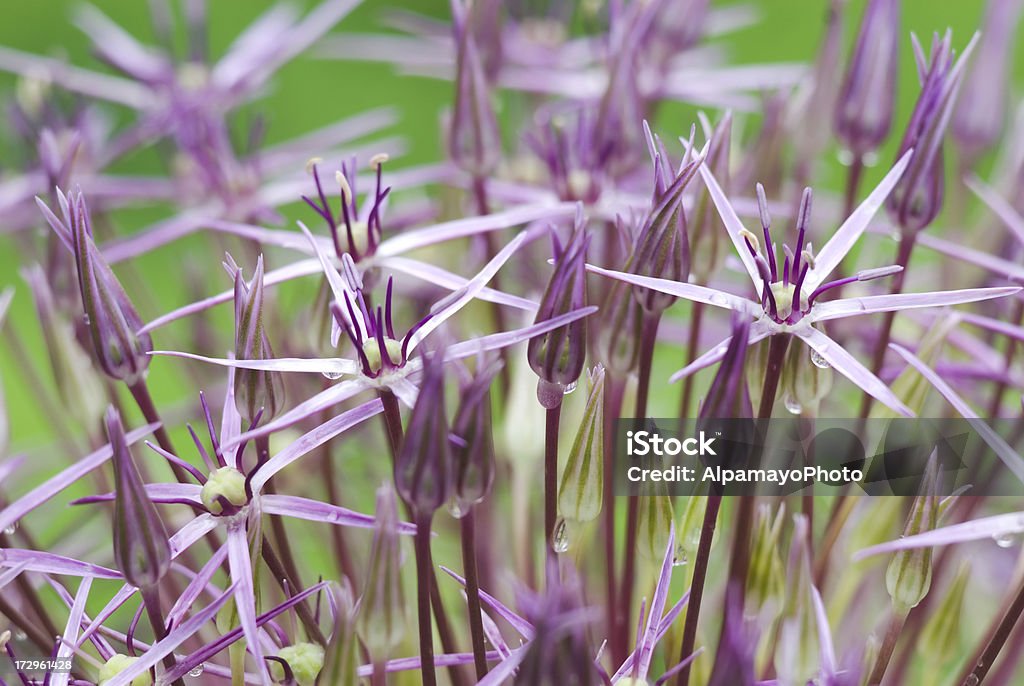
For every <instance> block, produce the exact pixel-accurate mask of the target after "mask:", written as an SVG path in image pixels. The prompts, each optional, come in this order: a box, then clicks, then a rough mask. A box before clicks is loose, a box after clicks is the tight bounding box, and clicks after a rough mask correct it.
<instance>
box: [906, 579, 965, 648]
mask: <svg viewBox="0 0 1024 686" xmlns="http://www.w3.org/2000/svg"><path fill="white" fill-rule="evenodd" d="M970 576H971V568H970V565H969V564H967V563H966V562H965V563H964V564H963V565H962V566H961V567H960V570H959V571H958V572H957V574H956V577H954V578H953V580H952V582H951V583H950V584H949V588H947V589H946V592H945V593H943V594H942V600H941V602H940V604H939V606H938V607H937V608H936V609H935V611H934V613H932V615H931V618H930V619H929V620H928V623H927V624H926V625H925V627H924V630H923V631H922V632H921V640H920V641H918V642H917V652H918V654H919V655H921V656H922V657H923V658H925V660H926V661H927V662H929V663H930V664H935V665H943V664H947V663H948V662H949V661H950V658H952V657H954V656H955V655H956V654H957V650H958V648H959V646H960V634H961V632H960V627H961V619H962V618H961V614H962V613H963V609H964V595H965V593H966V591H967V581H968V579H969V578H970Z"/></svg>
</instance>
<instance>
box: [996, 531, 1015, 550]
mask: <svg viewBox="0 0 1024 686" xmlns="http://www.w3.org/2000/svg"><path fill="white" fill-rule="evenodd" d="M992 540H993V541H995V542H996V545H997V546H999V547H1000V548H1010V547H1013V544H1014V543H1015V539H1014V537H1013V535H1012V534H996V535H995V536H993V537H992Z"/></svg>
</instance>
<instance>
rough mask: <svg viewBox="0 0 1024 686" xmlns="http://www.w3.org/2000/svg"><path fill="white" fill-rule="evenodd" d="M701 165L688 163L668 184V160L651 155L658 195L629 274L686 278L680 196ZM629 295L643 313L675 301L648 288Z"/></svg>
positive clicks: (687, 246) (686, 252)
mask: <svg viewBox="0 0 1024 686" xmlns="http://www.w3.org/2000/svg"><path fill="white" fill-rule="evenodd" d="M703 162H704V160H703V159H697V160H694V161H692V162H690V163H689V164H687V165H686V166H685V167H683V169H682V170H681V171H680V172H679V174H678V175H676V177H675V178H674V179H671V181H668V179H669V178H671V177H670V176H669V174H668V172H667V170H666V168H665V165H667V164H668V161H667V160H666V158H664V157H662V156H661V155H660V154H658V155H656V156H655V163H654V164H655V174H656V175H657V176H658V177H659V179H658V182H657V185H658V187H659V188H658V193H657V195H656V198H655V202H654V207H653V208H652V209H651V212H650V214H649V215H648V217H647V219H646V220H645V221H644V225H643V228H642V229H641V230H640V233H639V235H638V236H637V240H636V249H635V250H634V252H633V256H632V258H630V263H629V271H630V272H631V273H633V274H639V275H641V276H651V277H656V278H662V279H671V280H672V281H680V282H684V283H685V282H686V281H687V280H688V279H689V277H690V241H689V237H688V236H687V233H686V214H685V212H684V211H683V203H682V197H683V191H684V190H686V187H687V185H688V184H689V183H690V180H691V179H692V178H693V176H694V174H696V173H697V168H698V167H699V166H700V165H701V164H703ZM633 293H634V295H635V296H636V298H637V300H639V302H640V304H641V306H642V307H643V308H644V310H645V311H647V312H661V311H662V310H664V309H665V308H666V307H668V306H669V305H671V304H672V303H673V302H675V298H674V297H672V296H670V295H666V294H664V293H659V292H657V291H654V290H651V289H649V288H634V290H633Z"/></svg>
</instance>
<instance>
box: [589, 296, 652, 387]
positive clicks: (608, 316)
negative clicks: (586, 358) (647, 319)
mask: <svg viewBox="0 0 1024 686" xmlns="http://www.w3.org/2000/svg"><path fill="white" fill-rule="evenodd" d="M642 324H643V310H642V309H641V307H640V303H639V302H637V300H636V298H634V297H633V288H632V286H630V285H629V284H627V283H625V282H623V281H615V282H614V283H613V284H611V286H610V287H609V289H608V295H607V296H606V297H605V301H604V304H603V305H602V306H601V309H600V310H599V312H598V324H597V337H596V338H597V340H596V347H597V356H598V359H600V360H601V362H603V363H604V365H605V367H607V368H608V369H609V371H611V373H612V374H614V375H616V376H617V377H624V376H625V375H626V374H629V373H630V372H631V371H633V369H635V368H636V365H637V361H638V359H639V353H640V347H639V341H640V331H641V325H642Z"/></svg>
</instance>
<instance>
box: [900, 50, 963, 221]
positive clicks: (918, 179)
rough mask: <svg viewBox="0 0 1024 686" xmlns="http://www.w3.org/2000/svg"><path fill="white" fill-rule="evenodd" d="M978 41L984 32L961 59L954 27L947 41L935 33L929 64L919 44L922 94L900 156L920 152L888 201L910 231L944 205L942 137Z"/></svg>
mask: <svg viewBox="0 0 1024 686" xmlns="http://www.w3.org/2000/svg"><path fill="white" fill-rule="evenodd" d="M977 41H978V36H975V37H974V39H972V40H971V42H970V43H969V44H968V45H967V47H966V48H965V49H964V51H963V54H962V55H960V58H959V59H958V60H956V62H955V63H954V62H953V57H954V52H953V47H952V35H951V33H950V32H948V31H947V32H946V35H945V36H944V37H943V38H942V39H941V40H939V38H938V36H936V37H935V40H934V41H933V42H932V51H931V58H930V60H929V62H928V63H927V64H924V62H923V59H924V58H923V57H922V56H921V54H922V53H921V50H920V47H919V46H918V50H917V51H916V54H917V56H918V72H919V74H920V77H921V95H920V96H919V97H918V100H917V105H916V106H915V107H914V113H913V114H912V115H911V117H910V122H909V124H908V125H907V129H906V132H905V133H904V134H903V141H902V143H900V148H899V152H898V153H897V155H896V158H897V159H899V158H900V157H902V156H903V154H904V153H906V152H907V151H908V150H911V149H913V151H914V152H913V154H912V155H911V158H910V163H909V164H908V165H907V168H906V171H904V172H903V176H901V177H900V180H899V182H898V183H897V184H896V186H895V187H894V188H893V190H892V193H891V194H890V195H889V199H888V202H887V208H888V210H889V214H890V215H891V216H892V218H893V220H894V221H895V222H896V224H897V225H898V226H899V227H900V229H901V230H902V231H903V232H904V233H914V232H917V231H920V230H921V229H923V228H925V227H926V226H928V225H929V224H931V223H932V221H933V220H934V219H935V217H937V216H938V214H939V212H940V211H941V210H942V202H943V196H944V194H945V173H944V168H943V162H942V159H943V153H942V139H943V137H944V136H945V135H946V126H947V125H948V124H949V120H950V117H951V116H952V113H953V107H954V106H955V105H956V99H957V95H958V94H959V92H960V84H961V83H962V82H963V76H964V69H965V67H966V64H967V60H968V59H969V58H970V55H971V52H972V51H973V49H974V46H975V45H976V44H977ZM915 44H916V38H915Z"/></svg>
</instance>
